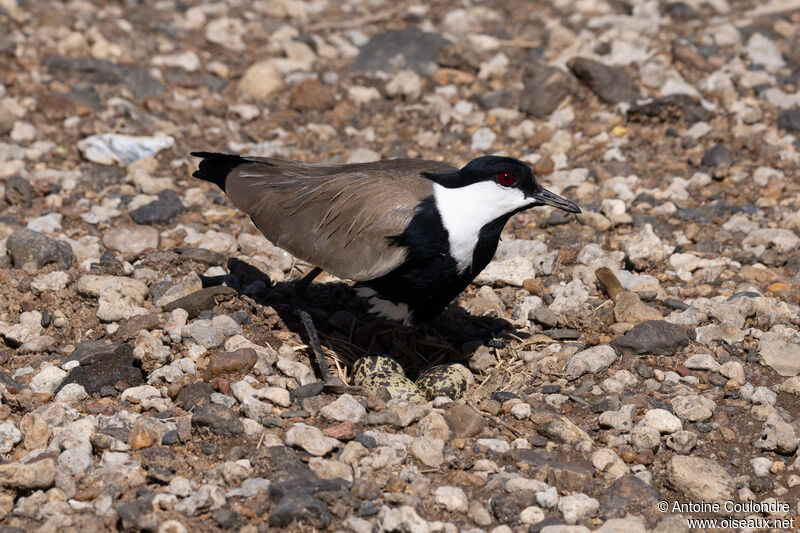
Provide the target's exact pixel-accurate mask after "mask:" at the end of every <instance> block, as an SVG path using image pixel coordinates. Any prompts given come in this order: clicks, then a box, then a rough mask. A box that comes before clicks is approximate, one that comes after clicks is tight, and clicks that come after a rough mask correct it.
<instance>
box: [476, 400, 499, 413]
mask: <svg viewBox="0 0 800 533" xmlns="http://www.w3.org/2000/svg"><path fill="white" fill-rule="evenodd" d="M502 407H503V405H502V404H501V403H500V402H498V401H497V400H490V399H486V400H483V401H482V402H481V403H480V408H481V411H483V412H484V413H489V414H490V415H492V416H497V413H499V412H500V409H501V408H502Z"/></svg>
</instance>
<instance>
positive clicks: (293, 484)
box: [267, 465, 350, 502]
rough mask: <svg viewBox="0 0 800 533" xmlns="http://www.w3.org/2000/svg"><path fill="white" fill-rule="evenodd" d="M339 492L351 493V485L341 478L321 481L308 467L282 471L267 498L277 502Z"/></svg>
mask: <svg viewBox="0 0 800 533" xmlns="http://www.w3.org/2000/svg"><path fill="white" fill-rule="evenodd" d="M303 466H305V465H303ZM339 490H348V491H349V490H350V484H349V483H348V482H347V481H345V480H343V479H341V478H334V479H321V478H319V477H317V475H316V474H315V473H314V472H313V471H312V470H311V469H310V468H308V467H306V468H294V467H293V468H292V469H291V470H290V471H287V470H284V471H281V472H280V473H279V474H278V475H277V476H276V477H275V478H274V479H273V480H272V484H270V486H269V490H268V492H267V496H268V497H269V499H270V501H273V502H277V501H280V500H282V499H283V498H285V497H286V496H291V495H292V494H308V495H310V496H314V495H316V494H317V493H319V492H335V491H339Z"/></svg>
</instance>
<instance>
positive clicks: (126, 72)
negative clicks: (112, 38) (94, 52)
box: [42, 56, 164, 98]
mask: <svg viewBox="0 0 800 533" xmlns="http://www.w3.org/2000/svg"><path fill="white" fill-rule="evenodd" d="M42 62H43V63H44V65H45V66H46V67H47V69H48V70H50V71H51V72H53V73H54V74H55V75H56V76H59V75H62V74H66V75H69V76H72V77H75V78H79V79H80V80H81V81H91V82H94V83H112V84H120V85H124V86H125V88H127V89H128V90H129V91H131V93H132V94H133V96H134V97H135V98H149V97H152V96H159V95H160V94H161V93H163V92H164V86H163V85H162V84H161V82H160V81H158V80H157V79H155V78H154V77H153V76H151V75H150V72H149V71H148V69H146V68H144V67H136V66H125V65H117V64H116V63H112V62H110V61H104V60H102V59H94V58H87V57H66V56H55V57H46V58H44V59H43V61H42Z"/></svg>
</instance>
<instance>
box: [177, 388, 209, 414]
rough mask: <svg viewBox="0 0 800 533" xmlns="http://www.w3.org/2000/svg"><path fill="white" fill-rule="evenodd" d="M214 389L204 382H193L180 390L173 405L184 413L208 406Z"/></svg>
mask: <svg viewBox="0 0 800 533" xmlns="http://www.w3.org/2000/svg"><path fill="white" fill-rule="evenodd" d="M213 392H214V389H213V388H212V387H211V385H210V384H208V383H206V382H205V381H195V382H194V383H192V384H190V385H187V386H186V387H184V388H182V389H181V391H180V392H179V393H178V396H177V398H175V404H176V405H177V406H178V407H180V408H182V409H183V410H184V411H187V412H188V411H192V410H194V409H197V408H198V407H201V406H203V405H206V404H208V403H209V402H210V401H211V393H213Z"/></svg>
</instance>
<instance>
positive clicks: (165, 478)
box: [147, 466, 175, 485]
mask: <svg viewBox="0 0 800 533" xmlns="http://www.w3.org/2000/svg"><path fill="white" fill-rule="evenodd" d="M174 478H175V472H173V471H172V470H170V469H169V468H164V467H161V466H154V467H152V468H150V469H148V470H147V481H149V482H150V483H159V484H161V485H168V484H169V482H170V481H172V480H173V479H174Z"/></svg>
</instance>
